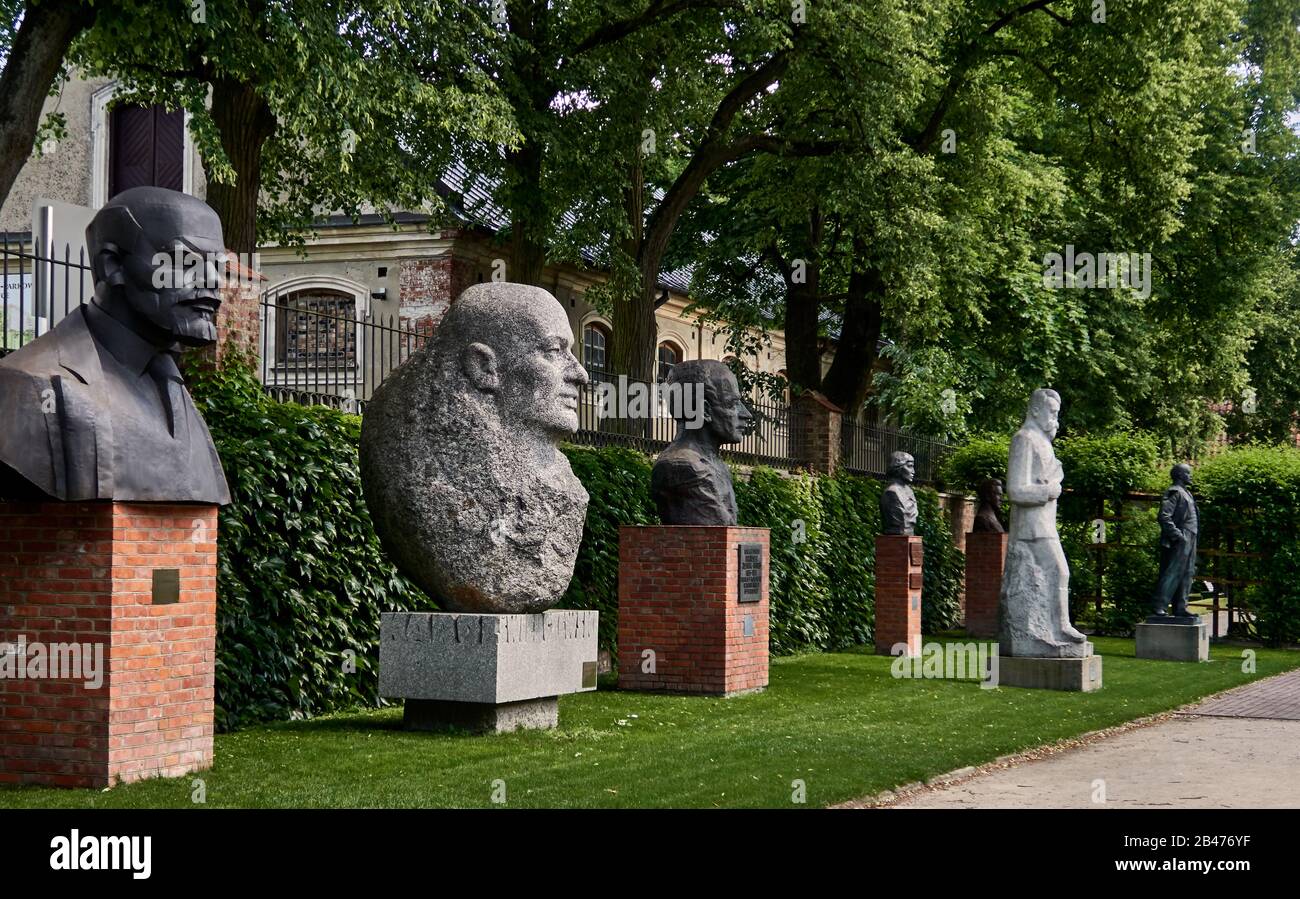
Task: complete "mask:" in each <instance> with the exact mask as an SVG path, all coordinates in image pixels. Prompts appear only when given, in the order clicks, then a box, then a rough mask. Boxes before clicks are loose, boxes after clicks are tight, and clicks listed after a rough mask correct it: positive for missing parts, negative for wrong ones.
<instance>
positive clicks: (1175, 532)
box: [1151, 463, 1200, 621]
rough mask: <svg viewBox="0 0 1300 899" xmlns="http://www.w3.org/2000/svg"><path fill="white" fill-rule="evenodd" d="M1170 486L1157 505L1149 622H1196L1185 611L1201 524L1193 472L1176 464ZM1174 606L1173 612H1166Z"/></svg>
mask: <svg viewBox="0 0 1300 899" xmlns="http://www.w3.org/2000/svg"><path fill="white" fill-rule="evenodd" d="M1169 475H1170V478H1171V479H1172V480H1173V484H1171V485H1170V486H1169V489H1168V490H1166V491H1165V496H1164V500H1163V501H1162V502H1161V503H1160V514H1159V516H1158V518H1159V521H1160V580H1159V581H1158V582H1157V584H1156V593H1155V597H1154V599H1153V601H1152V613H1153V614H1152V616H1151V617H1152V620H1163V621H1168V620H1169V619H1170V618H1184V619H1187V620H1189V621H1194V620H1196V618H1197V616H1196V615H1193V614H1192V613H1190V612H1188V611H1187V595H1188V593H1190V592H1191V588H1192V578H1193V576H1195V574H1196V542H1197V538H1198V535H1199V532H1200V521H1199V519H1198V517H1197V514H1196V500H1195V499H1193V498H1192V492H1191V490H1190V489H1188V488H1190V487H1191V485H1192V469H1191V466H1190V465H1184V464H1181V463H1180V464H1178V465H1175V466H1174V467H1173V469H1172V470H1171V471H1170V472H1169ZM1170 606H1173V610H1172V612H1170V611H1169V608H1170Z"/></svg>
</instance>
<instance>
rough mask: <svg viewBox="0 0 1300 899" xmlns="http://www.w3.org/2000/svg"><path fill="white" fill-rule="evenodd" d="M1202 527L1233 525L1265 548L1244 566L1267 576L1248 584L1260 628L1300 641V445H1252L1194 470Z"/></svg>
mask: <svg viewBox="0 0 1300 899" xmlns="http://www.w3.org/2000/svg"><path fill="white" fill-rule="evenodd" d="M1195 490H1196V493H1197V497H1198V507H1199V509H1200V513H1201V521H1202V527H1201V532H1202V533H1205V531H1206V529H1207V527H1209V528H1228V527H1234V528H1236V529H1237V530H1236V531H1235V533H1236V535H1237V543H1236V545H1237V548H1238V549H1249V550H1251V551H1253V552H1258V553H1262V554H1263V558H1262V559H1261V560H1259V561H1256V562H1253V563H1246V564H1245V566H1244V567H1243V569H1242V570H1241V571H1240V574H1244V575H1246V576H1247V577H1248V578H1249V579H1252V580H1254V579H1258V580H1261V581H1263V584H1261V585H1258V586H1253V587H1250V588H1249V589H1248V590H1247V591H1246V605H1247V608H1248V609H1250V611H1252V612H1253V613H1254V615H1255V624H1254V630H1255V636H1257V637H1259V638H1260V639H1262V640H1264V641H1265V642H1267V643H1270V644H1275V645H1276V644H1284V643H1300V450H1297V449H1295V448H1294V447H1289V446H1280V447H1257V446H1247V447H1242V448H1238V449H1232V450H1229V451H1227V452H1224V453H1222V454H1220V455H1218V456H1214V457H1212V458H1211V459H1209V460H1207V461H1206V462H1205V463H1204V464H1202V465H1200V466H1198V467H1197V469H1196V472H1195Z"/></svg>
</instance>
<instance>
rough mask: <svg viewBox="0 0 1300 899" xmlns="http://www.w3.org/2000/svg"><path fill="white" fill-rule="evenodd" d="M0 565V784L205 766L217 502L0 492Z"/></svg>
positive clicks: (106, 779)
mask: <svg viewBox="0 0 1300 899" xmlns="http://www.w3.org/2000/svg"><path fill="white" fill-rule="evenodd" d="M0 571H2V572H3V577H0V644H7V645H0V653H5V657H3V658H0V782H4V783H38V784H51V785H56V786H68V787H106V786H111V785H113V784H114V783H118V782H124V781H132V780H140V779H142V778H145V777H177V776H180V775H182V774H187V773H189V772H191V771H197V770H200V769H203V768H207V767H210V766H211V764H212V724H213V690H214V686H215V665H216V633H217V627H216V609H217V601H216V591H217V509H216V507H215V506H207V505H181V504H161V503H116V502H82V503H59V502H49V503H3V502H0ZM171 584H175V585H176V588H172V587H171V586H170V585H171ZM155 585H157V587H156V586H155ZM155 594H157V597H158V599H160V600H167V599H172V598H174V599H175V601H173V602H168V603H162V604H159V603H156V602H155ZM19 647H21V648H22V650H23V651H22V652H21V653H20V652H19ZM101 653H102V659H103V667H102V669H100V670H99V671H98V672H97V677H98V678H99V679H101V682H99V683H97V684H96V683H95V682H94V681H95V678H92V677H90V676H88V675H89V674H91V673H92V672H90V671H88V666H89V667H93V660H94V659H95V658H96V657H100V654H101ZM41 660H44V661H43V662H42V661H41ZM55 660H58V661H59V662H61V664H55ZM82 662H84V663H85V664H81V663H82Z"/></svg>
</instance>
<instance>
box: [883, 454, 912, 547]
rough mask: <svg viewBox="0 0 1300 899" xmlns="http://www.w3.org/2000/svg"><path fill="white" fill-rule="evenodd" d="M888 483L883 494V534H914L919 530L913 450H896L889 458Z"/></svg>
mask: <svg viewBox="0 0 1300 899" xmlns="http://www.w3.org/2000/svg"><path fill="white" fill-rule="evenodd" d="M888 476H889V485H888V486H887V487H885V489H884V491H883V492H882V493H881V494H880V531H881V533H882V534H903V535H906V536H909V537H910V536H912V534H914V533H915V532H916V494H915V493H913V492H912V482H913V481H915V480H916V460H915V459H913V458H912V456H911V454H910V453H904V452H897V453H894V454H893V455H892V456H890V457H889V472H888Z"/></svg>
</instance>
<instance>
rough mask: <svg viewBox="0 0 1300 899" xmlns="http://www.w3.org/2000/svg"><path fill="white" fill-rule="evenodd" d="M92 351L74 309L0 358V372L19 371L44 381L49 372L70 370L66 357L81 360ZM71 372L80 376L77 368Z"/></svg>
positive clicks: (81, 318) (58, 372) (62, 373)
mask: <svg viewBox="0 0 1300 899" xmlns="http://www.w3.org/2000/svg"><path fill="white" fill-rule="evenodd" d="M94 352H95V348H94V341H93V339H92V338H91V337H90V331H89V329H88V328H87V327H86V319H85V316H83V315H81V314H80V310H77V311H74V312H71V313H69V314H68V315H66V316H64V317H63V319H62V320H61V321H60V322H59V323H58V324H57V325H55V326H54V327H53V328H51V329H50V330H48V331H46V332H45V333H44V334H42V335H41V336H40V337H37V338H36V339H35V340H33V341H32V342H30V343H28V344H25V345H24V346H23V347H22V348H21V349H17V350H14V351H13V352H12V353H9V354H8V355H7V356H5V357H4V358H2V359H0V371H15V372H23V373H26V374H28V375H31V376H34V377H36V378H43V379H46V380H48V379H49V378H50V377H52V376H53V375H66V374H68V373H69V371H71V369H69V368H68V367H67V363H68V362H69V361H70V360H71V361H72V362H74V363H75V362H76V361H78V360H82V361H84V360H85V358H86V357H87V355H88V354H93V353H94ZM77 368H88V366H86V365H80V366H77ZM75 374H76V376H77V377H78V378H81V377H83V375H82V372H81V371H75Z"/></svg>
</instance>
